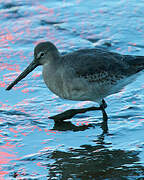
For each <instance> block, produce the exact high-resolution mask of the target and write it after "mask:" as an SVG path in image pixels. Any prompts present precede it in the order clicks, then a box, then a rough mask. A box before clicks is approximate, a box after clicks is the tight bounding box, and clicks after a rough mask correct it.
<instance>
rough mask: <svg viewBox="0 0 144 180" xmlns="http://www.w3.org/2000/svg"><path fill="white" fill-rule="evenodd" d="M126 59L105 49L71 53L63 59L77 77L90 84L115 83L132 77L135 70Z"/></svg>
mask: <svg viewBox="0 0 144 180" xmlns="http://www.w3.org/2000/svg"><path fill="white" fill-rule="evenodd" d="M125 58H126V56H125V55H120V54H118V53H113V52H109V51H106V50H104V49H87V50H79V51H75V52H73V53H69V54H67V55H65V56H64V57H63V60H65V64H66V65H68V66H69V67H71V69H73V71H75V74H76V75H77V76H79V77H83V78H85V79H87V80H88V81H89V82H96V81H99V82H100V81H105V80H109V79H113V81H114V79H116V80H118V79H122V78H123V77H125V76H129V75H132V74H133V70H131V68H130V65H129V64H128V63H127V62H126V61H125ZM129 58H130V57H129ZM131 58H132V56H131Z"/></svg>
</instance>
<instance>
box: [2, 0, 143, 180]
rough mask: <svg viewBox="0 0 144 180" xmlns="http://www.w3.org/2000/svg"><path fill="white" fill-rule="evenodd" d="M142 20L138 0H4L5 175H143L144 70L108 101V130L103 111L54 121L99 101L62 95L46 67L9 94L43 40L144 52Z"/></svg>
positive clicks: (66, 46)
mask: <svg viewBox="0 0 144 180" xmlns="http://www.w3.org/2000/svg"><path fill="white" fill-rule="evenodd" d="M143 17H144V11H143V2H142V1H136V0H133V1H130V0H128V1H126V0H124V1H112V0H109V1H100V0H99V1H97V2H96V1H94V0H90V1H85V0H75V1H74V0H73V1H72V0H71V1H67V0H64V1H60V0H59V1H58V0H55V1H49V2H48V1H39V0H36V1H32V2H29V1H22V0H21V1H18V0H17V1H10V0H9V1H8V0H5V1H1V4H0V127H1V128H0V137H1V139H0V178H1V179H8V178H10V179H14V178H19V179H68V178H72V179H84V178H85V179H122V178H123V179H125V178H126V179H138V178H139V179H143V178H144V152H143V149H144V133H143V130H144V115H143V112H144V103H143V102H144V89H143V88H144V82H143V73H142V74H141V75H140V76H139V77H138V79H137V80H136V81H135V82H133V83H132V84H130V85H129V86H127V87H126V88H125V89H124V90H123V91H122V92H120V93H118V94H115V95H112V96H109V97H107V98H106V101H107V103H108V108H107V113H108V116H109V124H108V125H109V134H106V135H103V131H102V129H101V126H100V123H101V122H102V116H101V112H94V111H91V112H88V113H85V114H79V115H76V116H75V117H74V118H72V119H71V120H70V121H69V122H66V123H65V124H63V125H62V127H61V126H57V125H55V124H54V122H53V120H50V119H48V116H53V115H55V114H57V113H60V112H63V111H64V110H67V109H70V108H83V107H90V106H92V105H95V104H94V103H92V102H73V101H67V100H62V99H60V98H58V97H57V96H56V95H54V94H53V93H51V92H50V91H49V90H48V89H47V88H46V86H45V84H44V82H43V80H42V75H41V67H39V68H37V69H36V70H35V71H34V72H32V73H31V74H30V75H29V76H28V77H27V78H25V79H24V80H22V81H21V82H20V83H19V84H18V85H17V86H15V87H14V88H13V89H12V90H11V91H5V88H6V86H7V85H8V84H9V83H10V82H11V81H13V80H14V79H15V78H16V76H17V75H18V74H19V73H20V72H21V71H22V70H23V69H24V68H25V67H26V66H27V65H28V63H30V62H31V61H32V58H33V57H32V56H33V48H34V46H35V45H36V44H37V43H38V42H40V41H46V40H49V41H52V42H53V43H55V45H56V46H57V47H58V48H59V50H60V52H61V53H66V52H71V51H73V50H76V49H80V48H88V47H89V48H90V47H94V46H102V47H105V48H107V49H109V50H111V51H115V52H119V53H123V54H136V55H144V52H143V49H144V31H143V26H144V19H143ZM110 45H111V46H110ZM89 125H92V127H89Z"/></svg>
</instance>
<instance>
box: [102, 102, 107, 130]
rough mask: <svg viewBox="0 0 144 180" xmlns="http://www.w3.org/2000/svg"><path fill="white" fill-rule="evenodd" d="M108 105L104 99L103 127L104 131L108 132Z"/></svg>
mask: <svg viewBox="0 0 144 180" xmlns="http://www.w3.org/2000/svg"><path fill="white" fill-rule="evenodd" d="M106 107H107V104H106V102H105V100H104V99H103V100H102V104H101V105H100V108H101V111H102V114H103V122H102V129H103V131H104V133H107V132H108V124H107V120H108V116H107V113H106V111H105V108H106Z"/></svg>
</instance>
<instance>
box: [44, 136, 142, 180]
mask: <svg viewBox="0 0 144 180" xmlns="http://www.w3.org/2000/svg"><path fill="white" fill-rule="evenodd" d="M101 140H102V139H100V141H99V140H98V141H97V142H96V143H97V145H96V146H91V145H82V146H81V147H80V148H78V149H74V148H71V149H70V150H69V151H67V152H63V151H58V150H56V151H54V152H53V153H52V154H51V156H50V159H51V160H54V163H48V164H46V166H47V168H48V171H49V172H48V178H50V179H51V178H54V177H55V178H56V177H57V178H58V179H64V180H65V179H69V178H71V179H87V180H91V179H92V180H100V179H105V178H110V179H117V180H121V179H127V177H128V178H130V177H134V176H135V177H136V176H138V177H144V167H143V166H141V164H140V163H138V161H139V158H138V152H136V151H124V150H114V149H113V150H109V149H108V148H106V146H107V144H102V141H101ZM47 158H48V159H47V160H48V161H49V157H47Z"/></svg>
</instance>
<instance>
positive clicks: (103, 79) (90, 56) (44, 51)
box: [7, 42, 144, 119]
mask: <svg viewBox="0 0 144 180" xmlns="http://www.w3.org/2000/svg"><path fill="white" fill-rule="evenodd" d="M39 65H42V66H43V79H44V81H45V83H46V85H47V87H48V88H49V89H50V90H51V91H52V92H53V93H55V94H57V95H58V96H60V97H62V98H65V99H70V100H82V101H86V100H89V101H95V102H97V103H99V104H100V107H101V108H102V112H103V114H104V116H105V117H106V118H105V119H107V116H106V113H105V111H104V108H106V103H105V102H104V100H103V99H104V98H105V97H106V96H108V95H111V94H113V93H117V92H119V91H120V90H121V89H122V88H123V87H124V86H126V85H127V84H129V83H131V82H132V81H133V80H134V79H135V78H136V77H137V75H138V73H139V72H140V71H142V70H143V69H144V57H143V56H130V55H121V54H118V53H114V52H109V51H107V50H105V49H101V48H94V49H82V50H78V51H75V52H72V53H69V54H66V55H64V56H62V55H60V53H59V51H58V50H57V48H56V47H55V45H54V44H52V43H51V42H43V43H39V44H38V45H37V46H36V47H35V49H34V60H33V61H32V63H31V64H30V65H29V66H28V67H27V68H26V69H25V70H24V72H23V73H21V74H20V75H19V76H18V77H17V78H16V80H15V81H14V82H12V83H11V84H10V85H9V86H8V87H7V90H10V89H11V88H12V87H13V86H14V85H15V84H17V83H18V82H19V81H20V80H21V79H23V78H24V77H25V76H26V75H27V74H28V73H29V72H31V71H32V70H33V69H34V68H36V67H37V66H39Z"/></svg>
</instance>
